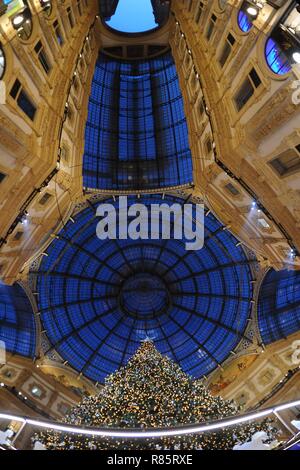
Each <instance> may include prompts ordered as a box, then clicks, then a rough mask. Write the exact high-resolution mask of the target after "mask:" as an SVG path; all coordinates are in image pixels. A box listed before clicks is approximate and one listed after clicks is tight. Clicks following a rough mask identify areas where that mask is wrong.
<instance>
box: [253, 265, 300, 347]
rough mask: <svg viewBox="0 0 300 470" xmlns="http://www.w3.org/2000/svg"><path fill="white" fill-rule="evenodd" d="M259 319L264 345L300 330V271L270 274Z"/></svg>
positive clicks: (261, 294) (261, 301)
mask: <svg viewBox="0 0 300 470" xmlns="http://www.w3.org/2000/svg"><path fill="white" fill-rule="evenodd" d="M258 320H259V328H260V334H261V337H262V340H263V342H264V343H265V344H269V343H273V342H274V341H278V340H279V339H282V338H286V337H287V336H288V335H290V334H292V333H295V332H296V331H299V330H300V272H299V271H274V270H271V271H269V272H268V274H267V275H266V277H265V279H264V281H263V284H262V286H261V290H260V294H259V302H258Z"/></svg>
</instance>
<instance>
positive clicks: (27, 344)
mask: <svg viewBox="0 0 300 470" xmlns="http://www.w3.org/2000/svg"><path fill="white" fill-rule="evenodd" d="M0 341H4V343H5V348H6V351H7V352H10V353H13V354H20V355H21V356H26V357H34V356H35V349H36V329H35V320H34V314H33V311H32V307H31V304H30V302H29V299H28V297H27V295H26V294H25V292H24V291H23V289H22V288H21V287H20V286H19V285H18V284H15V285H13V286H6V285H4V284H1V283H0Z"/></svg>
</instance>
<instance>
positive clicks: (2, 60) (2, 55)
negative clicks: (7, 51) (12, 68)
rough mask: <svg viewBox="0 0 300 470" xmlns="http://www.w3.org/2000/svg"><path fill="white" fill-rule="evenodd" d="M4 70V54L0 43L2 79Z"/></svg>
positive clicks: (0, 73) (0, 74)
mask: <svg viewBox="0 0 300 470" xmlns="http://www.w3.org/2000/svg"><path fill="white" fill-rule="evenodd" d="M4 72H5V55H4V51H3V49H2V46H1V44H0V80H2V78H3V75H4Z"/></svg>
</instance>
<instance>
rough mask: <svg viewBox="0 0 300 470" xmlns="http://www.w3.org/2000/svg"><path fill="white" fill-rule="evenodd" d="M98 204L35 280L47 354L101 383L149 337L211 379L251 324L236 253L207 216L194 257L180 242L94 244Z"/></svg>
mask: <svg viewBox="0 0 300 470" xmlns="http://www.w3.org/2000/svg"><path fill="white" fill-rule="evenodd" d="M108 202H110V203H112V204H115V205H116V206H117V201H116V202H114V201H113V200H109V201H108ZM133 202H139V203H143V204H146V205H147V206H149V204H150V203H157V204H160V203H161V202H162V200H161V197H160V196H159V195H149V196H142V197H141V198H140V199H137V198H135V197H133V196H132V197H130V198H129V203H130V204H131V203H133ZM163 202H164V203H166V204H173V203H174V202H179V203H180V204H182V203H183V200H182V199H179V198H175V197H173V196H166V197H165V199H164V201H163ZM97 206H98V204H96V203H92V202H90V203H89V205H88V207H87V208H85V209H84V210H82V211H81V212H79V213H78V214H77V215H74V216H73V219H74V222H75V223H73V222H72V221H70V222H68V223H67V224H66V226H65V228H64V229H63V230H62V231H61V232H60V234H59V236H58V238H57V239H54V240H53V242H52V243H51V245H50V246H49V248H48V250H47V254H48V256H46V257H43V259H42V262H41V265H40V269H39V272H38V273H36V274H35V275H36V276H37V291H38V293H39V295H38V299H39V310H40V312H41V316H40V318H41V321H42V324H43V328H44V329H45V330H46V332H47V336H48V338H49V340H50V342H51V345H52V346H51V348H53V349H55V350H56V351H57V352H58V353H59V354H60V355H61V356H62V358H63V359H64V360H66V361H68V362H69V364H70V365H71V366H73V367H74V368H75V369H77V370H78V372H81V373H83V374H84V375H86V376H87V377H89V378H90V379H92V380H94V381H99V382H103V381H104V378H105V377H106V376H107V375H108V374H110V373H111V372H113V371H115V370H116V369H118V368H119V367H120V366H121V365H122V364H125V363H126V362H127V361H128V359H129V358H130V356H132V355H133V354H134V352H135V351H136V349H137V348H138V347H139V345H140V342H141V341H142V340H144V339H145V338H147V337H149V338H151V339H152V340H153V341H154V343H155V345H156V347H157V348H158V349H159V351H160V352H161V353H163V354H167V355H168V356H169V357H170V358H172V359H173V360H175V361H177V362H178V363H179V364H180V365H181V367H182V368H183V369H184V370H185V371H186V372H188V373H190V374H191V375H192V376H194V377H197V378H198V377H201V376H202V375H203V374H207V373H209V372H210V371H211V370H213V369H214V368H215V367H217V366H218V364H220V363H222V361H224V360H225V359H226V358H227V357H228V355H229V353H230V351H231V350H233V349H234V348H235V347H236V345H237V344H238V343H239V341H240V340H241V339H242V338H243V335H244V332H245V328H246V325H247V319H248V318H249V316H250V311H251V304H250V300H251V299H252V284H251V282H250V281H251V279H252V276H251V270H250V267H249V261H248V259H247V257H246V255H245V253H244V251H243V249H242V247H241V246H236V245H237V240H236V239H235V238H234V237H233V236H232V235H231V234H230V233H229V232H228V230H224V227H223V226H222V225H221V224H220V222H219V221H218V220H217V219H216V218H215V217H214V216H213V215H212V214H211V213H210V214H208V215H207V216H206V223H205V244H204V248H203V249H201V250H199V251H187V250H186V249H185V242H186V240H185V239H183V240H174V239H171V240H162V239H160V240H151V239H149V240H130V239H128V240H103V241H101V240H99V239H98V238H97V237H96V226H97V223H98V222H99V218H96V217H95V212H96V209H97Z"/></svg>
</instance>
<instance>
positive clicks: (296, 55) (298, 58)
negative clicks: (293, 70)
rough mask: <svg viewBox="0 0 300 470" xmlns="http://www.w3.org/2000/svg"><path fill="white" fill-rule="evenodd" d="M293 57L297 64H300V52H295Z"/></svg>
mask: <svg viewBox="0 0 300 470" xmlns="http://www.w3.org/2000/svg"><path fill="white" fill-rule="evenodd" d="M292 57H293V61H294V62H295V63H296V64H300V52H298V51H297V52H294V53H293V56H292Z"/></svg>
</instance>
